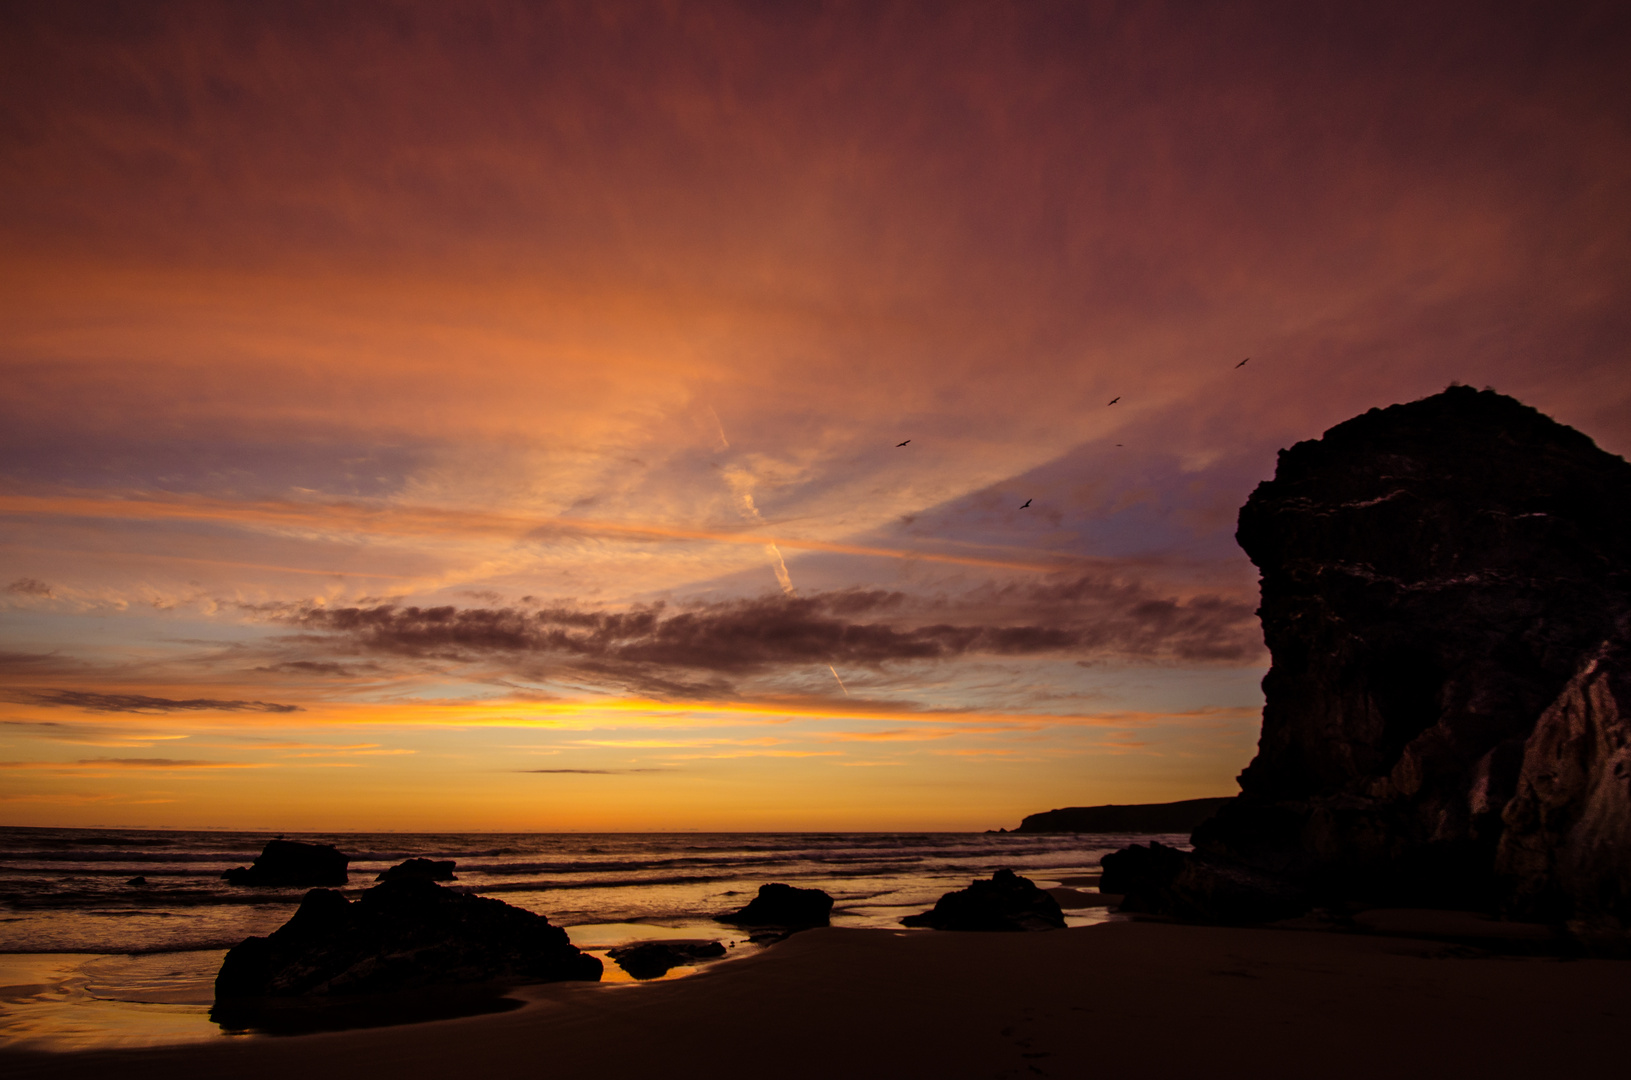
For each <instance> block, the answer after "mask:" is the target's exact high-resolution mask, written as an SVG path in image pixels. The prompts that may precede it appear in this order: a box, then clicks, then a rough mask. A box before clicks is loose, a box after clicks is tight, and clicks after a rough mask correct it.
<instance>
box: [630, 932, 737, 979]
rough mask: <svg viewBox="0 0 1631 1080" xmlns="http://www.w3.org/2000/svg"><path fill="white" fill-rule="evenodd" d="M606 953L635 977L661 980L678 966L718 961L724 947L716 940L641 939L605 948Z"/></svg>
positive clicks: (723, 953) (722, 954)
mask: <svg viewBox="0 0 1631 1080" xmlns="http://www.w3.org/2000/svg"><path fill="white" fill-rule="evenodd" d="M606 955H607V956H609V957H611V958H612V959H613V960H616V961H617V966H618V967H620V968H622V969H623V970H624V971H626V972H628V973H629V974H630V975H632V976H634V977H635V978H636V979H660V978H662V977H663V976H664V975H667V974H668V973H669V972H670V971H672V970H673V969H674V968H677V967H688V966H690V965H691V964H695V963H698V962H700V961H703V960H718V959H719V958H720V957H721V956H724V955H725V946H723V945H721V944H720V943H719V942H717V941H642V942H640V943H639V944H638V945H623V946H621V947H619V948H616V949H607V950H606Z"/></svg>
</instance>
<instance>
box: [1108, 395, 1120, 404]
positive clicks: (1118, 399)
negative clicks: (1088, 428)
mask: <svg viewBox="0 0 1631 1080" xmlns="http://www.w3.org/2000/svg"><path fill="white" fill-rule="evenodd" d="M1120 400H1121V395H1120V394H1117V395H1116V396H1115V397H1113V398H1111V399H1110V404H1111V405H1114V404H1115V403H1116V402H1118V401H1120Z"/></svg>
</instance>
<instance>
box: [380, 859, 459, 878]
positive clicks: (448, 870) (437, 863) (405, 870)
mask: <svg viewBox="0 0 1631 1080" xmlns="http://www.w3.org/2000/svg"><path fill="white" fill-rule="evenodd" d="M456 865H458V864H457V863H455V862H454V861H453V860H452V859H407V860H405V861H403V862H399V863H397V864H396V865H395V866H392V867H388V868H387V869H385V870H383V871H381V872H380V873H379V875H378V876H376V877H375V878H374V880H375V881H394V880H396V879H397V878H421V879H423V880H425V881H457V880H459V879H458V878H456V877H454V876H453V868H454V867H455V866H456Z"/></svg>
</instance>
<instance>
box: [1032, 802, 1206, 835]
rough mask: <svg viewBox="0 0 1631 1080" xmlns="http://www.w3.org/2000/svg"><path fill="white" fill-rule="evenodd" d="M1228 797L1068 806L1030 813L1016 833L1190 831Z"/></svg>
mask: <svg viewBox="0 0 1631 1080" xmlns="http://www.w3.org/2000/svg"><path fill="white" fill-rule="evenodd" d="M1228 801H1229V797H1228V796H1225V797H1223V798H1216V799H1184V800H1183V801H1182V802H1169V803H1128V804H1126V805H1116V804H1113V803H1112V804H1111V805H1108V806H1067V807H1064V808H1063V809H1060V810H1047V811H1044V812H1043V813H1040V814H1030V815H1028V816H1027V817H1026V818H1025V820H1024V821H1021V822H1020V823H1019V828H1017V829H1015V830H1014V831H1015V832H1022V833H1187V832H1192V831H1194V829H1195V826H1197V825H1199V824H1200V823H1201V822H1203V821H1205V820H1206V819H1207V818H1209V817H1211V816H1212V815H1213V814H1214V813H1216V812H1217V809H1218V807H1220V806H1222V805H1223V804H1224V803H1226V802H1228Z"/></svg>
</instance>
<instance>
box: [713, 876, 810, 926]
mask: <svg viewBox="0 0 1631 1080" xmlns="http://www.w3.org/2000/svg"><path fill="white" fill-rule="evenodd" d="M718 918H719V921H720V922H722V923H733V924H735V925H737V926H772V927H777V928H780V929H785V930H805V929H808V928H810V927H812V926H827V925H828V924H830V923H831V922H832V897H830V896H828V895H827V894H826V893H824V892H822V891H821V890H820V889H797V888H794V887H793V886H791V885H782V884H780V883H775V884H770V885H761V886H759V895H758V896H755V897H754V898H753V899H752V900H751V901H749V902H748V905H747V906H746V907H744V908H743V909H742V910H741V911H735V912H732V913H731V914H729V915H720V916H719V917H718Z"/></svg>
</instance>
